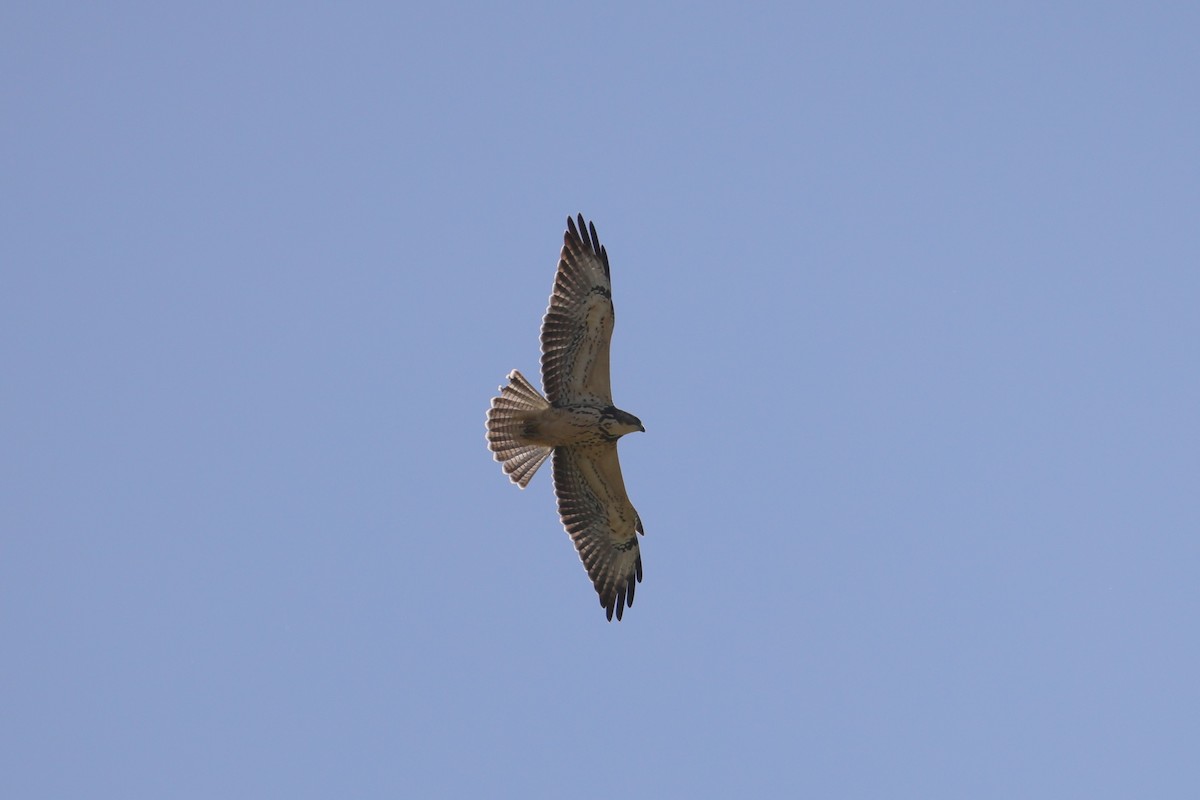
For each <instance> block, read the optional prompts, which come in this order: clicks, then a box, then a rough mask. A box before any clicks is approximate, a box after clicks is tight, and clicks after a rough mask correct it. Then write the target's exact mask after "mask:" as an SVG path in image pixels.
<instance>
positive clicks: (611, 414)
mask: <svg viewBox="0 0 1200 800" xmlns="http://www.w3.org/2000/svg"><path fill="white" fill-rule="evenodd" d="M600 430H602V431H604V435H605V436H608V437H610V438H612V439H620V438H621V437H622V436H624V435H625V434H627V433H633V432H634V431H641V432H642V433H645V432H646V426H645V425H643V424H642V421H641V420H640V419H638V418H637V417H635V416H634V415H633V414H630V413H629V412H627V411H622V410H621V409H619V408H616V407H615V406H609V407H608V408H606V409H604V411H603V412H602V413H601V414H600Z"/></svg>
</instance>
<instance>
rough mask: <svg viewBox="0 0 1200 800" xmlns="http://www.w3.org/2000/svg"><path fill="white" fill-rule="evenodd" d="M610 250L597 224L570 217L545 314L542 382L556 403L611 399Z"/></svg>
mask: <svg viewBox="0 0 1200 800" xmlns="http://www.w3.org/2000/svg"><path fill="white" fill-rule="evenodd" d="M612 329H613V305H612V284H611V283H610V281H609V275H608V253H607V252H606V251H605V249H604V247H603V246H602V245H601V244H600V240H599V239H598V238H597V237H596V226H595V225H594V224H593V225H588V226H585V225H584V222H583V215H582V214H580V215H579V227H578V228H577V227H575V220H573V219H571V218H570V217H567V231H566V233H565V234H563V247H562V253H561V255H560V256H559V260H558V274H557V275H555V278H554V291H553V293H551V295H550V307H549V308H547V309H546V316H545V317H544V318H543V319H542V386H543V388H544V389H545V390H546V397H547V398H548V399H549V400H550V402H551V403H553V404H554V405H569V404H572V403H588V404H590V405H598V406H609V405H612V387H611V384H610V382H609V373H608V345H609V341H610V340H611V339H612Z"/></svg>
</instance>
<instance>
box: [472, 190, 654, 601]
mask: <svg viewBox="0 0 1200 800" xmlns="http://www.w3.org/2000/svg"><path fill="white" fill-rule="evenodd" d="M578 219H579V225H578V227H576V224H575V220H573V219H571V218H570V217H568V218H567V231H566V233H565V234H564V236H563V248H562V252H561V255H560V257H559V261H558V272H557V274H556V275H555V278H554V290H553V292H552V293H551V295H550V306H549V308H547V309H546V316H545V318H544V319H543V320H542V386H543V387H544V388H545V391H546V394H545V396H544V397H543V396H542V395H541V393H539V392H538V391H537V389H535V388H534V387H533V385H532V384H530V383H529V381H527V380H526V379H525V377H524V376H523V375H521V373H519V372H517V371H516V370H513V371H512V372H511V373H509V376H508V379H509V383H508V385H506V386H503V387H501V389H500V395H499V396H498V397H496V398H494V399H493V400H492V404H491V408H490V409H489V410H488V415H487V430H488V437H487V438H488V447H489V448H490V449H491V451H492V452H493V453H494V455H495V459H496V460H497V461H499V462H500V463H501V465H502V467H503V469H504V472H505V474H507V475H508V476H509V479H510V480H512V482H513V483H515V484H517V485H518V486H520V487H521V488H522V489H523V488H525V487H526V486H528V485H529V480H530V479H531V478H532V477H533V475H534V473H535V472H536V471H537V469H538V467H540V466H541V464H542V462H543V461H545V460H546V458H547V457H549V456H550V455H551V453H553V455H554V459H553V467H554V493H555V495H556V496H557V497H558V513H559V516H560V518H561V519H562V523H563V527H564V528H566V530H567V533H568V534H569V535H570V537H571V540H572V541H573V542H574V543H575V549H576V550H577V551H578V552H579V558H580V560H581V561H582V562H583V565H584V567H585V568H586V569H587V573H588V577H590V578H591V579H592V584H593V585H594V586H595V587H596V592H597V594H599V596H600V605H601V606H603V607H604V609H605V612H606V614H607V616H608V619H610V620H611V619H612V618H613V614H614V613H615V614H616V616H617V619H618V620H620V619H621V616H622V613H623V612H624V609H625V608H626V607H627V606H631V605H633V594H634V589H635V587H636V586H637V583H638V582H639V581H641V579H642V557H641V551H640V550H639V548H638V534H641V533H643V531H642V521H641V519H640V518H639V517H638V514H637V511H635V510H634V508H633V504H632V503H631V502H630V501H629V496H628V495H627V494H626V493H625V481H624V480H623V479H622V477H621V465H620V462H619V461H618V460H617V439H619V438H620V437H621V436H624V435H625V434H627V433H631V432H633V431H644V430H645V428H644V427H643V426H642V423H641V421H640V420H638V418H637V417H635V416H633V415H632V414H629V413H626V412H624V411H621V410H620V409H618V408H616V407H614V406H613V402H612V389H611V386H610V376H609V363H608V354H609V342H610V341H611V339H612V329H613V305H612V285H611V283H610V276H609V266H608V252H607V251H606V250H605V248H604V246H603V245H601V244H600V240H599V238H598V237H597V236H596V226H595V225H585V224H584V220H583V215H582V214H580V215H579V218H578Z"/></svg>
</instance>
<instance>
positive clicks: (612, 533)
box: [554, 442, 642, 620]
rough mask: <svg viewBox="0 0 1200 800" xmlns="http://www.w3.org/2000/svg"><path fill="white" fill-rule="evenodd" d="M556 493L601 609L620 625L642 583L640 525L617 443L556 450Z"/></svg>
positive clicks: (561, 514) (565, 522)
mask: <svg viewBox="0 0 1200 800" xmlns="http://www.w3.org/2000/svg"><path fill="white" fill-rule="evenodd" d="M554 494H555V495H557V497H558V514H559V516H560V517H562V523H563V527H564V528H566V529H567V533H568V534H570V536H571V540H572V541H573V542H575V549H576V550H578V551H579V559H580V560H581V561H582V562H583V566H584V567H586V568H587V573H588V577H589V578H591V579H592V585H593V586H595V587H596V592H597V593H598V594H599V595H600V605H601V606H603V607H604V610H605V611H606V612H607V614H608V618H609V619H610V620H611V619H612V618H613V611H616V613H617V619H618V620H620V619H621V614H622V613H623V612H624V610H625V607H626V606H632V605H633V592H634V589H635V588H636V587H637V584H638V582H639V581H641V579H642V554H641V550H639V549H638V540H637V537H638V534H639V533H642V521H641V519H639V518H638V514H637V511H635V510H634V508H633V504H632V503H630V502H629V496H628V495H627V494H625V481H624V480H622V478H621V464H620V462H618V461H617V445H616V442H612V443H606V444H600V445H587V446H582V445H577V446H572V447H556V448H554Z"/></svg>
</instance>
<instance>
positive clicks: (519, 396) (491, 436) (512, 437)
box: [487, 369, 551, 489]
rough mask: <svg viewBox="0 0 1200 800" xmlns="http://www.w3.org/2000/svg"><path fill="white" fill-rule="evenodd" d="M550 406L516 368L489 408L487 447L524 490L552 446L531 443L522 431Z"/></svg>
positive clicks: (514, 481) (511, 478)
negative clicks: (532, 417)
mask: <svg viewBox="0 0 1200 800" xmlns="http://www.w3.org/2000/svg"><path fill="white" fill-rule="evenodd" d="M549 407H550V403H549V402H548V401H547V400H546V398H545V397H542V393H541V392H539V391H538V390H537V389H535V388H534V387H533V384H531V383H530V382H529V381H527V380H525V376H524V375H522V374H521V373H520V372H517V371H516V370H515V369H514V370H513V371H512V372H510V373H508V385H507V386H501V387H500V396H499V397H495V398H492V407H491V408H489V409H488V414H487V438H488V448H489V449H490V450H491V451H492V452H493V453H495V454H496V460H497V461H499V462H500V464H501V466H502V467H503V468H504V474H506V475H508V477H509V480H511V481H512V482H513V483H515V484H516V485H517V486H520V487H521V488H522V489H524V488H525V487H526V486H528V485H529V479H530V478H532V477H533V474H534V473H535V472H537V470H538V467H540V466H541V465H542V462H543V461H545V460H546V458H547V457H548V456H549V455H550V452H551V448H549V447H543V446H541V445H536V444H528V443H527V442H526V441H525V440H524V439H523V438H522V432H523V431H524V429H525V424H526V422H527V421H528V420H529V419H530V418H531V416H533V415H536V414H537V413H539V412H541V411H544V410H546V409H547V408H549Z"/></svg>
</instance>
